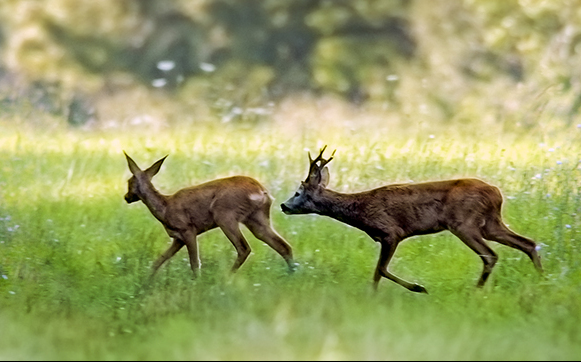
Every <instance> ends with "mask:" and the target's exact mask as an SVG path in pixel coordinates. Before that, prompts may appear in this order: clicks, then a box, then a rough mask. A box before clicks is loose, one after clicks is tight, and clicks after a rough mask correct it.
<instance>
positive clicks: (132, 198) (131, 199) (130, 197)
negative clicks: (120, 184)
mask: <svg viewBox="0 0 581 362" xmlns="http://www.w3.org/2000/svg"><path fill="white" fill-rule="evenodd" d="M136 201H139V197H137V195H130V194H125V202H127V203H128V204H131V203H132V202H136Z"/></svg>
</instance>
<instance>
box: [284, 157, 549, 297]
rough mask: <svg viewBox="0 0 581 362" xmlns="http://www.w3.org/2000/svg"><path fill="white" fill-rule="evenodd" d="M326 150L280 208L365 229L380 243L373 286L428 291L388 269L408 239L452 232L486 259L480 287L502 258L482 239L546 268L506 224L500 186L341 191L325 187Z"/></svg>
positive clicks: (469, 183)
mask: <svg viewBox="0 0 581 362" xmlns="http://www.w3.org/2000/svg"><path fill="white" fill-rule="evenodd" d="M323 152H324V149H323V150H322V151H321V154H320V155H319V157H318V158H317V159H315V160H314V161H312V160H311V166H310V169H309V176H308V177H307V179H306V180H305V181H304V182H303V183H302V184H301V187H300V188H299V191H298V192H297V193H296V194H295V196H293V197H291V198H290V199H289V200H288V201H286V202H285V203H283V204H282V205H281V207H282V210H283V211H284V212H285V213H287V214H305V213H316V214H320V215H325V216H329V217H332V218H334V219H337V220H339V221H342V222H344V223H346V224H349V225H351V226H354V227H356V228H359V229H361V230H363V231H365V232H366V233H367V234H368V235H369V236H370V237H371V238H373V239H374V240H376V241H378V242H379V243H381V253H380V257H379V261H378V264H377V268H376V271H375V276H374V286H375V288H377V285H378V283H379V280H380V279H381V277H384V278H388V279H390V280H392V281H394V282H396V283H398V284H400V285H402V286H404V287H405V288H407V289H409V290H411V291H414V292H426V290H425V288H424V287H422V286H420V285H418V284H413V283H409V282H407V281H405V280H402V279H400V278H398V277H396V276H395V275H393V274H391V273H390V272H389V271H388V270H387V265H388V263H389V261H390V259H391V257H392V256H393V254H394V252H395V249H396V247H397V245H398V244H399V243H400V242H401V241H402V240H404V239H405V238H407V237H410V236H413V235H423V234H432V233H437V232H440V231H443V230H449V231H451V232H452V233H453V234H454V235H456V236H457V237H458V238H459V239H460V240H462V241H463V242H464V243H465V244H466V245H467V246H468V247H470V249H472V250H473V251H474V252H476V253H477V254H478V255H479V256H480V257H481V258H482V261H483V263H484V270H483V272H482V275H481V277H480V280H479V281H478V284H477V285H478V286H479V287H482V286H483V285H484V283H485V282H486V280H487V278H488V276H489V275H490V273H491V271H492V268H493V267H494V264H495V263H496V262H497V260H498V256H497V255H496V253H495V252H494V251H493V250H492V249H490V247H489V246H488V245H487V244H486V242H485V241H484V239H488V240H494V241H497V242H499V243H502V244H504V245H507V246H510V247H512V248H515V249H518V250H521V251H523V252H524V253H526V254H527V255H528V256H529V257H530V258H531V260H532V261H533V263H534V265H535V267H537V269H539V270H542V266H541V260H540V257H539V255H538V254H537V249H536V244H535V242H533V241H532V240H530V239H527V238H525V237H523V236H520V235H518V234H516V233H514V232H513V231H511V230H510V229H509V228H508V227H507V226H506V225H505V224H504V223H503V222H502V217H501V205H502V195H501V193H500V191H499V190H498V188H496V187H494V186H491V185H489V184H487V183H485V182H483V181H480V180H477V179H458V180H447V181H436V182H425V183H416V184H400V185H389V186H383V187H379V188H376V189H373V190H369V191H365V192H359V193H352V194H344V193H339V192H335V191H332V190H328V189H327V188H326V186H327V183H328V179H329V176H328V175H329V174H328V169H327V168H326V167H325V165H326V164H327V163H328V162H329V161H330V160H331V158H330V159H328V160H324V159H323V158H322V154H323ZM309 159H310V156H309ZM317 162H320V164H319V165H317Z"/></svg>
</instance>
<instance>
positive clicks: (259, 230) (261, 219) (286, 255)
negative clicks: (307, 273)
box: [244, 213, 295, 273]
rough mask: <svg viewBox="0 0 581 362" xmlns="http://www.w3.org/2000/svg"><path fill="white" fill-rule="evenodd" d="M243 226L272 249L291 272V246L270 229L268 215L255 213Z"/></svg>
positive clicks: (292, 266)
mask: <svg viewBox="0 0 581 362" xmlns="http://www.w3.org/2000/svg"><path fill="white" fill-rule="evenodd" d="M244 225H246V227H247V228H248V229H249V230H250V232H252V234H254V236H256V238H257V239H259V240H262V241H264V242H265V243H266V244H267V245H268V246H270V247H271V248H273V249H274V250H275V251H276V252H277V253H278V254H279V255H280V256H282V257H283V259H284V260H285V261H286V263H287V265H288V268H289V272H291V273H292V272H293V271H294V268H295V265H294V263H293V251H292V248H291V246H290V245H289V244H288V243H287V242H286V241H285V240H284V239H283V238H282V237H281V236H280V235H278V234H277V232H276V231H274V229H273V228H272V225H271V224H270V218H269V217H268V214H265V213H257V214H255V215H252V216H251V217H250V218H249V219H248V220H246V221H245V222H244Z"/></svg>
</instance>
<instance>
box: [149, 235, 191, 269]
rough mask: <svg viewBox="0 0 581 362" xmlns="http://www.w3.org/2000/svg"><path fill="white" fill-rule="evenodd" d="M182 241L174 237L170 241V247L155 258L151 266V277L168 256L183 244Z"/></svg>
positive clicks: (173, 253) (172, 254)
mask: <svg viewBox="0 0 581 362" xmlns="http://www.w3.org/2000/svg"><path fill="white" fill-rule="evenodd" d="M184 245H185V244H184V242H183V241H181V240H180V239H177V238H174V239H173V242H172V243H171V245H170V247H169V248H168V249H167V250H166V251H165V252H164V253H163V254H161V256H160V257H159V258H157V259H156V260H155V262H154V263H153V266H152V267H151V269H152V271H151V278H153V276H154V275H155V273H156V272H157V270H158V269H159V268H160V267H161V266H162V265H163V263H165V262H166V261H167V260H168V259H169V258H171V257H172V256H174V255H175V253H177V252H178V251H179V250H180V249H181V248H182V247H183V246H184Z"/></svg>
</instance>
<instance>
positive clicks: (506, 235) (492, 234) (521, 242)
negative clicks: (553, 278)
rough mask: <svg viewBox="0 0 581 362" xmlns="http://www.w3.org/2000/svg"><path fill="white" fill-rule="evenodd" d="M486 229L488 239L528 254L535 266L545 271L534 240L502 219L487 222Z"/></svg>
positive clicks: (485, 234) (540, 270)
mask: <svg viewBox="0 0 581 362" xmlns="http://www.w3.org/2000/svg"><path fill="white" fill-rule="evenodd" d="M484 231H485V233H484V237H485V238H486V239H488V240H493V241H496V242H499V243H501V244H504V245H506V246H510V247H511V248H515V249H517V250H520V251H522V252H524V253H525V254H527V255H528V257H529V258H530V259H531V261H532V262H533V264H534V265H535V268H537V270H538V271H539V272H543V266H542V264H541V257H540V256H539V254H538V252H537V244H536V243H535V242H534V241H532V240H531V239H528V238H525V237H524V236H521V235H519V234H517V233H515V232H514V231H512V230H510V229H509V228H508V227H507V226H506V225H505V224H504V223H503V222H502V221H500V220H495V221H493V222H490V223H489V224H486V226H485V230H484Z"/></svg>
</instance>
